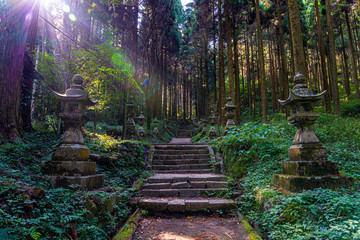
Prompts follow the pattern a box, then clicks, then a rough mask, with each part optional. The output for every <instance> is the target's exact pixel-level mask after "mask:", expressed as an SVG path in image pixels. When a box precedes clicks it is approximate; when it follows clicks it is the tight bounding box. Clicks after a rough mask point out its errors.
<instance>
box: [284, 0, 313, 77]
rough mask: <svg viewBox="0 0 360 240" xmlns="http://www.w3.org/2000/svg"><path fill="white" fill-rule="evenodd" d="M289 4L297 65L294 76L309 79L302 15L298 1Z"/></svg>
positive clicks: (289, 1)
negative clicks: (301, 23)
mask: <svg viewBox="0 0 360 240" xmlns="http://www.w3.org/2000/svg"><path fill="white" fill-rule="evenodd" d="M287 3H288V11H289V16H290V25H291V36H292V45H293V51H294V65H295V73H294V75H296V74H298V73H301V74H303V75H304V76H305V77H306V78H307V76H308V71H307V68H306V61H305V55H304V53H305V52H304V45H303V38H302V31H301V25H300V13H299V6H298V1H297V0H287Z"/></svg>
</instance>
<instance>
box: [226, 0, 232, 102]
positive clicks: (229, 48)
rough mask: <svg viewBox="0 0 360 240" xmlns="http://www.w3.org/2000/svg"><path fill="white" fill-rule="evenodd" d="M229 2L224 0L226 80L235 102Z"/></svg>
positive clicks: (230, 94)
mask: <svg viewBox="0 0 360 240" xmlns="http://www.w3.org/2000/svg"><path fill="white" fill-rule="evenodd" d="M229 2H230V0H225V6H224V8H225V31H226V46H227V51H226V52H227V59H228V61H227V65H228V78H229V96H230V97H231V98H232V99H233V101H234V100H235V88H234V83H235V79H234V62H233V50H232V41H231V20H230V8H231V6H230V3H229Z"/></svg>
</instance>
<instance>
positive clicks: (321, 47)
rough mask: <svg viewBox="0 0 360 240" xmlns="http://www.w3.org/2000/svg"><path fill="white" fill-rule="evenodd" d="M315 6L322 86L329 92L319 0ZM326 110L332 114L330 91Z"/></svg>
mask: <svg viewBox="0 0 360 240" xmlns="http://www.w3.org/2000/svg"><path fill="white" fill-rule="evenodd" d="M314 4H315V13H316V26H317V32H318V44H319V51H320V64H321V73H322V74H321V77H322V83H323V84H322V85H323V87H324V89H325V90H328V88H329V87H328V78H327V71H326V57H325V48H324V40H323V36H322V28H321V19H320V12H319V3H318V0H314ZM325 109H326V112H327V113H331V99H330V91H327V92H326V94H325Z"/></svg>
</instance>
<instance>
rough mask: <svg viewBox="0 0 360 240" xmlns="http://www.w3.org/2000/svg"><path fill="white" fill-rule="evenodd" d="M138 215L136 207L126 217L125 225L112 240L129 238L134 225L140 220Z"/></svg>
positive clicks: (134, 227) (128, 239)
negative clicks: (129, 215) (128, 216)
mask: <svg viewBox="0 0 360 240" xmlns="http://www.w3.org/2000/svg"><path fill="white" fill-rule="evenodd" d="M140 217H141V212H139V209H137V210H136V211H135V212H134V214H133V215H132V216H131V217H130V218H129V219H128V221H127V222H126V223H125V225H124V226H123V227H122V228H121V229H120V231H119V232H118V233H117V234H116V236H115V237H114V238H113V240H130V239H131V238H132V235H133V233H134V232H135V230H136V226H137V223H138V222H139V220H140Z"/></svg>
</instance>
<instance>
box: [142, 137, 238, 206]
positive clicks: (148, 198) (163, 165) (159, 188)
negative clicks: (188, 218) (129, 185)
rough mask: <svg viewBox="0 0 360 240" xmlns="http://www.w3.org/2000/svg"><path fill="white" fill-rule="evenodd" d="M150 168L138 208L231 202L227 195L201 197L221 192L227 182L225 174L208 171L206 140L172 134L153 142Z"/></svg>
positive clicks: (209, 204)
mask: <svg viewBox="0 0 360 240" xmlns="http://www.w3.org/2000/svg"><path fill="white" fill-rule="evenodd" d="M185 131H186V130H185ZM181 135H185V134H183V133H181ZM152 169H153V170H155V174H154V175H153V176H151V177H149V178H148V179H147V181H146V183H144V184H143V185H142V187H141V192H140V196H141V197H142V198H141V199H140V201H139V205H140V207H141V208H146V209H151V210H155V211H169V212H185V211H186V212H188V211H189V212H196V211H201V210H204V209H208V210H211V211H215V210H218V209H229V208H231V207H233V206H234V201H233V200H230V199H222V198H216V197H205V196H207V195H211V196H214V195H215V196H216V195H220V194H221V193H224V191H226V190H227V185H228V183H227V182H226V179H227V178H226V176H225V175H222V174H214V173H212V169H211V165H210V155H209V149H208V145H207V144H192V143H191V138H174V139H172V140H171V141H170V142H169V143H168V144H158V145H155V155H154V159H153V161H152Z"/></svg>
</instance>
